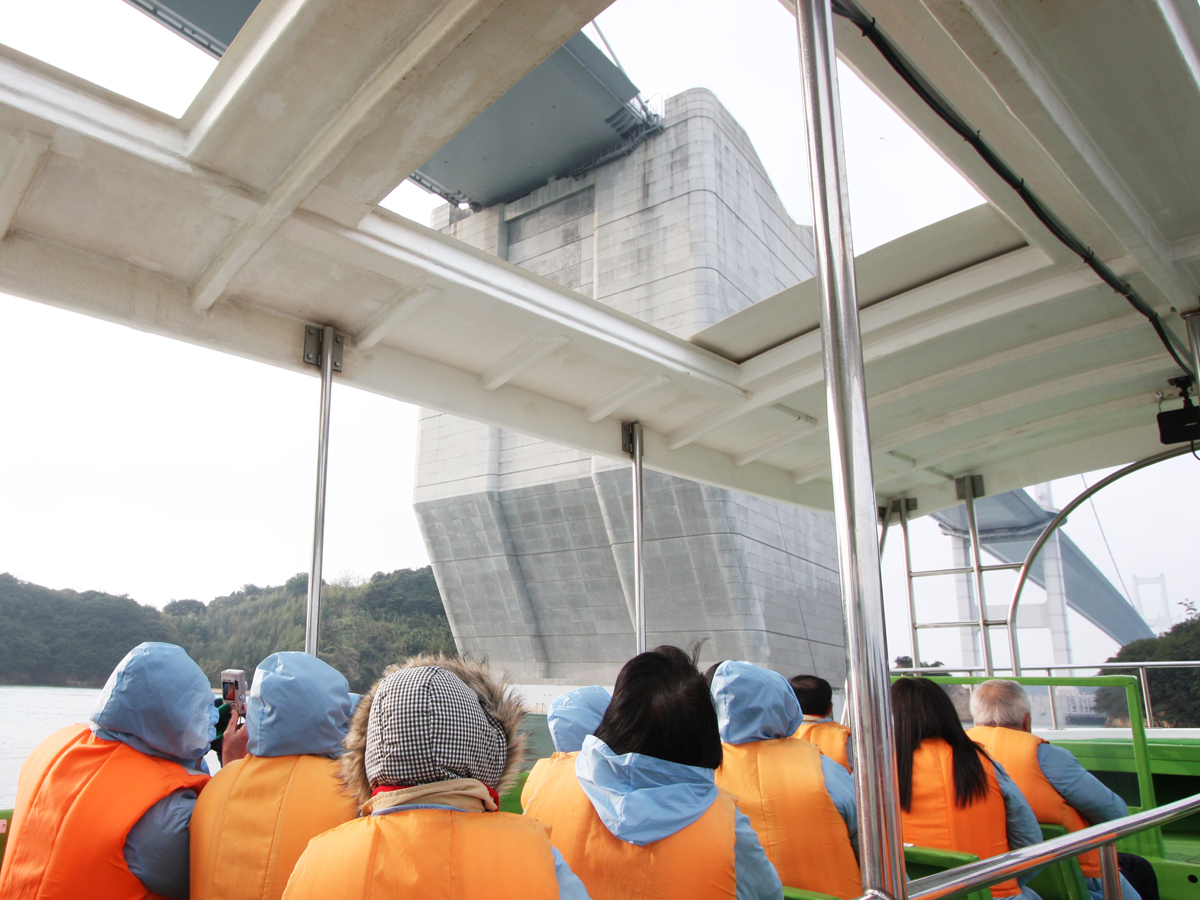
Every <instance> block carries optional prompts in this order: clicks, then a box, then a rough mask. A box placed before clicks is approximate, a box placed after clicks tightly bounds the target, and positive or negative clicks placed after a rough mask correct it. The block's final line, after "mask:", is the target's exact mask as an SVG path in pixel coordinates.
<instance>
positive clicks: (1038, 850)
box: [908, 794, 1200, 900]
mask: <svg viewBox="0 0 1200 900" xmlns="http://www.w3.org/2000/svg"><path fill="white" fill-rule="evenodd" d="M1197 811H1200V794H1196V795H1195V796H1192V797H1185V798H1184V799H1182V800H1176V801H1175V802H1174V803H1168V804H1166V805H1164V806H1159V807H1156V808H1155V809H1147V810H1144V811H1143V812H1139V813H1134V814H1133V815H1132V816H1125V817H1124V818H1121V819H1112V820H1111V821H1108V822H1102V823H1101V824H1099V825H1093V826H1091V827H1090V828H1084V829H1081V830H1079V831H1076V832H1073V833H1071V834H1067V835H1063V836H1062V837H1058V838H1053V839H1051V840H1048V841H1042V842H1041V843H1038V844H1030V845H1029V846H1028V847H1021V848H1020V849H1019V850H1010V851H1009V852H1008V853H1002V854H1000V855H999V856H993V857H990V858H989V859H981V860H980V861H979V862H974V863H968V864H967V865H965V866H959V867H958V868H957V869H948V870H946V871H945V872H938V873H937V874H935V875H927V876H925V877H924V878H918V879H916V880H915V881H911V882H909V885H908V900H941V898H942V897H949V896H950V895H951V894H965V893H969V892H971V891H974V890H976V889H978V888H982V887H987V886H989V885H993V884H996V883H998V882H1001V881H1005V880H1007V879H1009V878H1012V877H1013V876H1014V875H1017V874H1019V873H1021V872H1024V871H1026V870H1027V869H1033V868H1037V867H1039V866H1044V865H1047V864H1049V863H1052V862H1057V861H1058V860H1060V859H1066V858H1067V857H1068V856H1077V855H1078V854H1080V853H1083V852H1085V851H1087V850H1095V849H1096V848H1097V847H1102V846H1104V845H1106V844H1111V843H1112V842H1113V841H1115V840H1117V839H1118V838H1123V837H1125V836H1127V835H1130V834H1134V833H1136V832H1138V831H1145V830H1146V829H1147V828H1154V827H1155V826H1157V825H1165V824H1167V823H1168V822H1174V821H1175V820H1176V819H1182V818H1183V817H1184V816H1187V815H1190V814H1191V813H1194V812H1197Z"/></svg>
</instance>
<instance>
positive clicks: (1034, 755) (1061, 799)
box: [967, 679, 1158, 900]
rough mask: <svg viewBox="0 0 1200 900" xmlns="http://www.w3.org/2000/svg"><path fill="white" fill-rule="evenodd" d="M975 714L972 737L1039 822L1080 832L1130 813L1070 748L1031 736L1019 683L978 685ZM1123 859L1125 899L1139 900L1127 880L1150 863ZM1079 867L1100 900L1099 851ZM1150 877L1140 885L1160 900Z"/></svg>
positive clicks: (973, 697) (1129, 857)
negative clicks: (1080, 762)
mask: <svg viewBox="0 0 1200 900" xmlns="http://www.w3.org/2000/svg"><path fill="white" fill-rule="evenodd" d="M971 715H972V716H973V717H974V719H975V727H974V728H972V729H971V730H969V731H968V732H967V736H968V737H970V738H971V740H973V741H975V743H977V744H980V745H981V746H982V747H983V749H985V750H986V751H987V752H988V755H989V756H991V757H992V759H994V760H995V761H996V762H998V763H1000V765H1002V766H1004V769H1005V771H1006V772H1008V774H1009V775H1010V776H1012V779H1013V781H1015V782H1016V783H1017V787H1019V788H1020V789H1021V792H1022V793H1023V794H1024V795H1025V799H1026V800H1028V801H1029V805H1030V806H1031V807H1032V808H1033V814H1034V815H1035V816H1037V820H1038V821H1039V822H1044V823H1046V824H1049V825H1063V826H1065V827H1066V828H1067V830H1068V831H1079V830H1080V829H1081V828H1086V827H1087V826H1089V825H1098V824H1100V823H1101V822H1107V821H1108V820H1109V819H1119V818H1121V817H1122V816H1127V815H1129V807H1128V806H1126V805H1125V801H1124V800H1122V799H1121V798H1120V797H1119V796H1117V795H1116V794H1115V793H1113V792H1112V791H1111V790H1109V789H1108V788H1107V787H1106V786H1105V785H1104V783H1103V782H1101V781H1100V779H1098V778H1097V777H1096V776H1095V775H1093V774H1092V773H1091V772H1089V771H1088V770H1087V769H1085V768H1084V767H1083V766H1081V765H1080V764H1079V761H1078V760H1077V759H1075V757H1074V755H1072V753H1071V752H1070V751H1069V750H1064V749H1063V748H1062V747H1055V746H1054V745H1053V744H1051V743H1049V742H1047V741H1044V740H1042V739H1041V738H1040V737H1036V736H1035V735H1034V734H1033V733H1032V725H1033V718H1032V715H1031V713H1030V706H1029V695H1028V694H1027V693H1025V688H1023V687H1021V685H1019V684H1017V682H1015V681H1004V680H1002V679H994V680H992V681H985V682H984V683H983V684H980V685H978V686H976V688H975V690H974V692H973V693H972V694H971ZM1122 857H1124V858H1122ZM1118 858H1121V859H1120V861H1121V869H1122V877H1121V895H1122V896H1123V897H1124V898H1125V900H1139V891H1138V890H1135V889H1134V886H1133V885H1131V884H1130V881H1129V880H1127V879H1126V877H1125V876H1126V874H1127V872H1128V871H1130V870H1131V871H1133V872H1135V873H1136V872H1143V871H1145V869H1144V868H1143V867H1142V865H1140V864H1139V861H1140V862H1141V863H1145V867H1146V868H1149V865H1150V864H1149V863H1148V862H1145V860H1142V858H1141V857H1138V856H1134V855H1133V854H1132V853H1120V854H1118ZM1079 868H1080V869H1082V870H1083V877H1084V878H1085V879H1086V880H1087V887H1088V893H1090V894H1091V895H1092V897H1093V898H1095V900H1101V898H1103V896H1104V888H1103V886H1102V884H1101V881H1100V853H1099V852H1098V851H1096V850H1092V851H1090V852H1088V853H1083V854H1081V855H1080V856H1079ZM1149 875H1150V883H1149V884H1146V885H1145V886H1143V885H1141V884H1139V885H1137V887H1139V888H1142V889H1143V890H1146V891H1147V893H1149V894H1151V896H1152V897H1153V898H1154V900H1157V897H1158V883H1157V879H1155V878H1154V869H1153V868H1150V869H1149ZM1134 877H1135V878H1136V877H1137V875H1135V876H1134Z"/></svg>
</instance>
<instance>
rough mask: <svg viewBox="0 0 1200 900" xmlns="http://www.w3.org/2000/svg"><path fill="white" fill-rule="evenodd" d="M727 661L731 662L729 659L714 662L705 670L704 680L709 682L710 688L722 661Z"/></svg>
mask: <svg viewBox="0 0 1200 900" xmlns="http://www.w3.org/2000/svg"><path fill="white" fill-rule="evenodd" d="M725 662H729V660H727V659H722V660H719V661H718V662H715V663H713V664H712V665H711V666H709V667H708V668H707V669H705V670H704V680H705V681H706V682H707V683H708V686H709V687H710V688H711V687H712V680H713V678H714V677H715V676H716V674H717V669H719V668H721V663H725Z"/></svg>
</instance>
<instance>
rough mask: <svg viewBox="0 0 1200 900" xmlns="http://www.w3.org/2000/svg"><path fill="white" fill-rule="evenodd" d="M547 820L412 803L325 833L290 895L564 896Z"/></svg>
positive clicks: (324, 899) (470, 899)
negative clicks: (412, 806) (419, 806)
mask: <svg viewBox="0 0 1200 900" xmlns="http://www.w3.org/2000/svg"><path fill="white" fill-rule="evenodd" d="M547 830H548V829H547V828H546V827H545V826H544V825H542V824H540V823H538V822H535V821H533V820H532V819H528V818H525V817H524V816H518V815H513V814H511V813H502V812H491V813H477V812H458V811H457V810H444V809H408V810H400V811H399V812H393V813H388V814H387V815H382V816H370V815H368V816H363V817H362V818H360V819H355V820H354V821H352V822H346V823H345V824H343V825H339V826H338V827H337V828H334V829H333V830H332V831H327V832H325V833H324V834H321V835H318V836H317V837H315V838H313V839H312V841H310V842H309V845H308V849H307V850H305V851H304V854H303V855H302V856H301V857H300V861H299V862H298V863H296V868H295V870H294V871H293V872H292V877H291V879H289V881H288V884H287V889H286V890H285V891H284V892H283V898H284V900H364V898H369V897H380V898H382V897H387V898H414V900H415V898H420V900H477V898H480V897H486V898H488V900H558V880H557V878H556V877H555V874H554V854H553V852H552V851H551V849H550V838H549V835H548V834H547V833H546V832H547Z"/></svg>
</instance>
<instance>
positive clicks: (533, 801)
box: [522, 753, 737, 900]
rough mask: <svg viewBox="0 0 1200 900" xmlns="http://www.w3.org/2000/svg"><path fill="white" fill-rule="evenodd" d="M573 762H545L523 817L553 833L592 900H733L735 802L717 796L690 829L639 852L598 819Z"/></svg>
mask: <svg viewBox="0 0 1200 900" xmlns="http://www.w3.org/2000/svg"><path fill="white" fill-rule="evenodd" d="M575 756H576V754H574V753H561V754H559V753H556V754H555V755H554V756H553V757H551V758H550V759H548V760H544V762H546V763H547V765H546V766H545V771H544V775H543V776H542V777H541V778H540V780H539V782H538V784H537V789H536V790H535V791H534V792H533V794H532V796H530V797H529V800H528V803H526V804H525V815H527V816H533V817H534V818H536V819H537V820H538V821H540V822H544V823H545V824H547V825H549V826H550V840H551V842H552V843H553V844H554V846H555V847H556V848H557V849H558V852H559V853H561V854H562V856H563V859H565V860H566V861H567V865H569V866H570V867H571V871H573V872H574V873H575V874H576V875H578V876H579V879H580V880H581V881H582V882H583V884H584V887H586V888H587V891H588V894H589V895H590V896H591V898H592V900H667V898H673V897H697V898H700V897H703V898H704V900H720V898H728V900H734V898H735V897H736V896H737V872H736V870H735V868H734V842H735V840H736V836H735V834H734V826H735V822H734V814H735V812H736V811H737V805H736V802H735V800H734V798H733V796H732V795H730V794H728V793H726V792H725V791H719V792H718V794H717V799H716V800H715V801H713V804H712V806H710V807H709V808H708V810H707V811H706V812H705V813H704V814H703V815H702V816H700V818H699V819H697V820H696V821H695V822H693V823H692V824H691V825H689V826H687V827H686V828H684V829H682V830H681V831H677V832H676V833H675V834H672V835H670V836H668V837H665V838H663V839H662V840H660V841H654V842H653V843H651V844H646V845H645V846H644V847H639V846H637V845H636V844H630V843H628V842H627V841H623V840H621V839H620V838H618V837H616V836H614V835H613V833H612V832H610V831H609V830H608V828H607V827H606V826H605V824H604V823H603V822H602V821H601V820H600V817H599V816H598V815H596V810H595V809H594V808H593V807H592V802H591V801H590V800H588V798H587V794H585V793H584V792H583V788H581V787H580V786H579V780H578V779H577V778H576V777H575ZM522 799H524V797H522Z"/></svg>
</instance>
